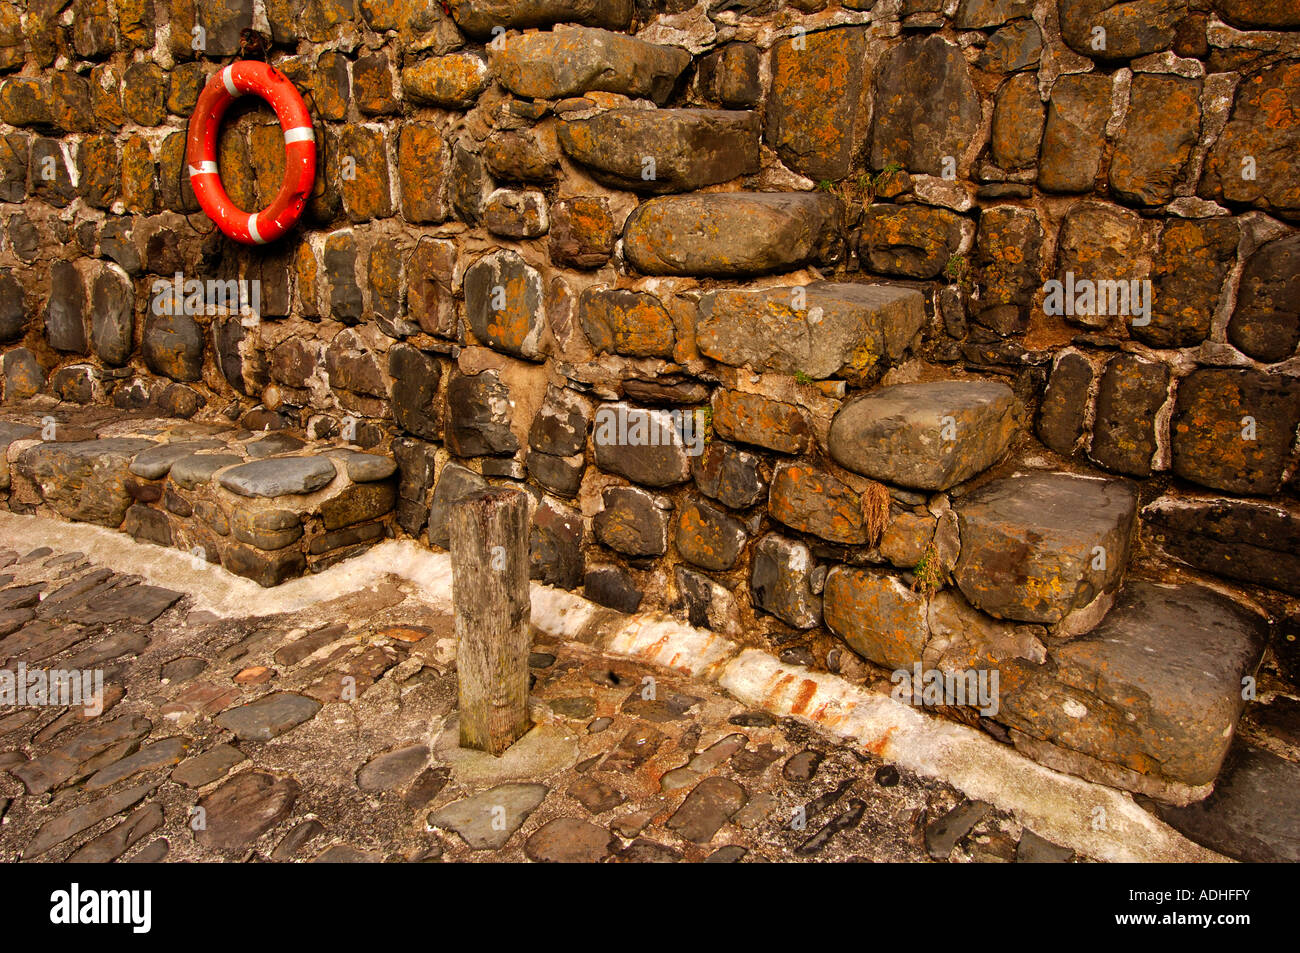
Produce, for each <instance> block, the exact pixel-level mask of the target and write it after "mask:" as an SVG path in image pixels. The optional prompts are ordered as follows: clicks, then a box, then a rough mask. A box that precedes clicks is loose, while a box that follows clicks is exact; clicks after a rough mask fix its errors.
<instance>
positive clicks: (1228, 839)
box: [1157, 744, 1300, 864]
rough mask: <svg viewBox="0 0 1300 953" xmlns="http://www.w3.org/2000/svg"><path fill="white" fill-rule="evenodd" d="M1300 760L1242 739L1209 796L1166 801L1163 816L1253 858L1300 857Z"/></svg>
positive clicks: (1233, 853)
mask: <svg viewBox="0 0 1300 953" xmlns="http://www.w3.org/2000/svg"><path fill="white" fill-rule="evenodd" d="M1297 791H1300V764H1295V763H1294V762H1291V761H1287V760H1285V759H1284V758H1279V757H1278V756H1277V755H1275V754H1273V753H1272V752H1270V751H1264V750H1262V749H1259V748H1253V747H1251V746H1249V745H1246V744H1238V745H1237V746H1236V747H1234V749H1233V751H1232V754H1231V755H1230V756H1229V758H1228V762H1227V764H1225V765H1224V769H1223V774H1222V775H1220V776H1219V780H1218V781H1217V782H1216V783H1215V785H1214V793H1213V794H1211V795H1210V796H1209V797H1207V798H1206V799H1205V800H1204V801H1201V802H1199V803H1197V804H1189V805H1187V806H1186V807H1171V806H1168V805H1160V806H1159V808H1158V809H1157V810H1158V812H1159V814H1160V818H1161V820H1163V821H1164V822H1165V823H1166V824H1168V825H1169V826H1171V827H1173V828H1174V829H1176V830H1179V831H1181V832H1182V833H1183V834H1185V835H1186V836H1188V837H1189V838H1191V839H1192V840H1194V841H1196V842H1197V843H1198V844H1201V845H1203V846H1205V847H1209V848H1210V849H1211V850H1217V851H1218V852H1219V853H1221V854H1226V855H1227V856H1229V857H1233V858H1235V859H1237V860H1240V861H1245V862H1249V863H1291V864H1294V863H1297V862H1300V798H1297V797H1296V792H1297Z"/></svg>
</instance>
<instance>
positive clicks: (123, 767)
mask: <svg viewBox="0 0 1300 953" xmlns="http://www.w3.org/2000/svg"><path fill="white" fill-rule="evenodd" d="M188 747H189V745H188V742H186V740H185V739H184V738H164V739H163V740H162V741H155V742H154V743H153V744H149V745H145V746H144V747H143V748H141V749H140V750H139V751H137V752H136V753H135V754H131V755H127V756H126V757H125V758H123V759H122V760H120V761H116V762H114V763H113V764H110V765H109V766H108V767H106V768H102V769H100V770H99V771H97V772H95V774H94V775H92V776H91V778H90V780H89V781H87V782H86V783H85V785H84V787H85V789H86V790H87V791H96V790H99V789H100V788H106V787H108V786H109V785H111V784H115V783H117V782H118V781H121V780H122V779H123V778H129V777H131V776H132V775H134V774H139V773H140V772H142V771H153V770H155V769H157V768H163V767H167V766H168V765H173V764H179V763H180V760H181V759H182V758H183V757H185V751H186V749H187V748H188Z"/></svg>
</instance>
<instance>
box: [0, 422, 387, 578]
mask: <svg viewBox="0 0 1300 953" xmlns="http://www.w3.org/2000/svg"><path fill="white" fill-rule="evenodd" d="M47 415H48V411H41V412H39V413H36V412H29V413H24V412H22V411H17V412H15V413H13V414H11V417H12V418H13V419H11V420H8V421H5V422H3V423H0V440H3V442H5V443H6V444H8V445H9V446H8V447H7V450H6V459H8V460H11V461H12V462H11V463H10V464H9V465H7V466H5V467H0V470H3V477H2V478H0V483H2V484H3V486H7V487H8V488H9V494H8V504H9V508H10V509H11V510H13V511H15V512H22V513H34V512H44V513H47V514H49V515H56V516H58V517H61V518H63V519H67V520H72V521H78V522H91V523H97V524H99V525H101V526H106V527H109V528H110V529H120V530H122V531H123V532H126V533H128V534H130V535H131V536H133V537H135V538H136V539H137V540H140V541H142V542H151V543H155V544H158V545H161V546H167V547H174V548H177V549H181V550H184V551H186V552H188V553H189V554H191V555H192V556H194V557H195V558H197V559H202V560H205V561H207V562H212V563H220V564H221V565H222V566H224V567H225V568H226V569H228V570H229V571H230V572H233V573H235V574H237V575H240V576H245V577H248V578H250V579H252V580H254V581H255V582H257V583H259V584H260V585H263V586H273V585H276V584H278V583H280V582H283V581H285V580H286V579H290V578H293V577H296V576H300V575H303V574H304V573H307V572H314V571H318V570H321V569H324V568H326V567H328V566H330V565H333V564H334V563H336V562H338V561H339V560H340V559H343V558H346V557H348V556H351V555H355V554H357V553H360V552H362V551H363V550H365V549H367V548H369V547H370V546H371V545H373V544H374V543H376V542H378V541H380V540H382V539H383V538H384V537H385V536H387V535H388V524H389V522H391V518H392V516H391V514H392V512H393V509H394V507H395V505H396V501H397V490H396V481H395V479H394V478H393V475H394V473H395V471H396V464H395V463H394V461H393V460H392V458H391V457H390V456H388V455H387V454H379V453H367V452H361V451H359V450H356V449H354V448H350V447H347V446H343V445H338V444H329V443H323V442H318V443H314V444H312V443H308V442H307V441H306V440H304V439H302V438H300V437H297V436H295V435H293V434H291V433H289V432H287V431H274V432H271V433H254V432H251V431H247V430H235V429H231V428H228V427H223V426H221V425H219V424H201V423H195V422H192V421H180V420H171V419H166V418H163V419H144V420H141V419H138V418H136V419H128V418H126V417H121V418H113V417H110V418H108V419H106V420H104V421H102V422H101V423H100V424H99V425H98V427H97V429H90V430H88V431H87V430H86V429H85V428H79V429H80V430H82V431H83V432H74V431H72V429H71V428H70V427H67V426H66V425H63V424H60V423H59V422H58V421H57V420H55V422H54V423H53V428H52V429H53V432H52V433H51V432H50V431H49V430H47V429H46V427H47V425H48V422H49V421H48V419H43V418H44V417H45V416H47ZM49 419H53V418H49ZM42 433H44V434H45V435H46V436H47V437H50V438H51V439H45V440H42V439H41V437H42ZM69 436H75V437H77V438H78V439H67V437H69ZM83 437H86V438H89V439H80V438H83ZM60 438H63V439H60ZM3 486H0V488H3Z"/></svg>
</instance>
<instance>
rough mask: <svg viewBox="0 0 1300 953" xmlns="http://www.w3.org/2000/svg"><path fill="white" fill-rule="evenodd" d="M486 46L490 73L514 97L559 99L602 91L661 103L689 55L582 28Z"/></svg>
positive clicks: (619, 35)
mask: <svg viewBox="0 0 1300 953" xmlns="http://www.w3.org/2000/svg"><path fill="white" fill-rule="evenodd" d="M499 43H500V45H499V47H498V45H497V44H495V43H494V44H493V45H492V46H489V47H488V53H489V55H490V63H491V66H492V72H493V74H494V75H495V77H496V79H497V82H499V83H500V84H501V85H502V86H504V87H505V88H506V89H508V90H510V92H512V93H515V94H516V95H518V96H528V97H531V98H533V99H564V98H565V97H569V96H581V95H582V94H583V93H587V92H593V91H601V92H607V93H621V94H622V95H624V96H632V97H634V98H638V99H641V98H645V99H653V100H654V101H655V102H657V103H660V104H662V103H664V102H666V101H667V100H668V97H669V96H671V95H672V91H673V86H674V84H675V83H676V82H677V77H678V76H680V75H681V74H682V71H683V70H685V69H686V67H687V66H689V65H690V62H691V55H690V54H689V53H687V52H686V51H685V50H683V49H680V48H679V47H675V46H658V45H656V44H654V43H647V42H645V41H644V40H638V39H635V38H634V37H630V36H624V35H622V34H620V33H611V32H609V31H607V30H592V29H587V28H585V27H574V28H571V29H570V28H566V29H561V30H553V31H551V32H549V33H526V34H524V35H523V36H518V37H510V38H506V39H505V40H504V41H499Z"/></svg>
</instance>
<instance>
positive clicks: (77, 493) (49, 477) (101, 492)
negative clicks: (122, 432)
mask: <svg viewBox="0 0 1300 953" xmlns="http://www.w3.org/2000/svg"><path fill="white" fill-rule="evenodd" d="M153 445H154V443H153V441H152V440H137V439H127V438H111V439H108V440H85V441H78V442H69V443H53V442H50V443H43V444H41V445H39V446H36V447H29V448H27V449H26V450H24V451H23V452H22V453H21V454H19V456H18V462H17V467H18V472H19V473H21V474H22V475H23V476H25V477H27V479H29V480H31V481H32V482H33V483H35V484H36V485H37V486H38V487H39V488H40V491H41V496H42V497H43V498H44V499H45V501H46V502H47V503H49V504H50V506H52V507H54V509H55V510H57V511H58V512H59V513H60V514H61V515H62V516H63V517H65V518H66V519H70V520H79V521H82V522H87V523H98V524H99V525H101V526H108V527H113V528H116V527H118V526H121V525H122V520H123V519H124V518H125V517H126V510H127V507H128V506H130V505H131V498H130V496H128V495H127V492H126V487H125V481H126V477H127V472H128V468H129V467H130V465H131V461H132V460H133V459H134V457H135V455H136V454H137V453H139V452H140V451H142V450H146V449H148V448H149V447H152V446H153Z"/></svg>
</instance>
